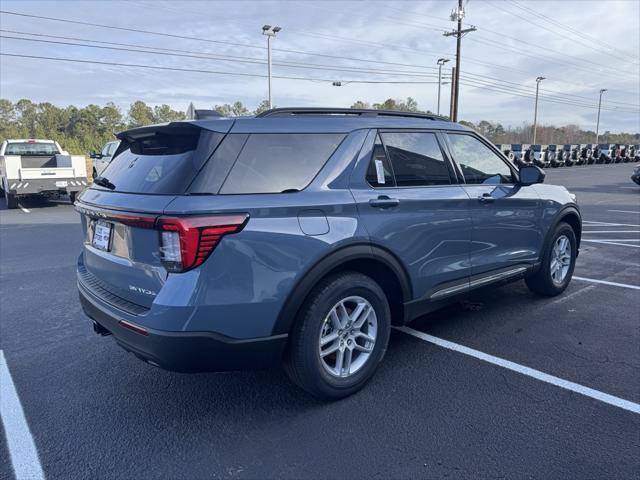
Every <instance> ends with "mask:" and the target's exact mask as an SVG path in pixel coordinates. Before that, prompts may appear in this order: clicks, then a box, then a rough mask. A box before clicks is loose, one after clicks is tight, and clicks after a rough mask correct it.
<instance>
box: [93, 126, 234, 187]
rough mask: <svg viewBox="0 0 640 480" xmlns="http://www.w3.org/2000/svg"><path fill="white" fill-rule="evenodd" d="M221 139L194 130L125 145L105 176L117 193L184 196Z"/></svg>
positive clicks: (209, 133)
mask: <svg viewBox="0 0 640 480" xmlns="http://www.w3.org/2000/svg"><path fill="white" fill-rule="evenodd" d="M221 139H222V134H219V133H215V132H209V131H201V130H200V129H199V128H195V129H194V128H191V129H189V130H183V129H180V130H177V131H175V132H172V133H157V134H155V135H150V136H146V137H144V138H143V139H140V140H136V141H132V142H128V143H126V142H125V143H126V147H127V148H125V149H124V150H123V151H122V152H121V153H120V154H119V155H117V156H116V157H113V159H112V160H111V162H110V163H109V165H108V166H107V168H106V169H105V170H104V172H103V173H102V176H103V177H106V178H107V179H108V180H109V182H111V183H112V184H113V185H114V186H115V188H114V189H113V190H114V191H116V192H128V193H150V194H174V195H178V194H182V193H184V192H185V190H186V188H187V186H188V185H189V184H190V183H191V181H192V180H193V178H194V177H195V175H196V174H197V172H198V170H200V168H201V167H202V165H203V163H204V162H205V161H206V160H207V158H209V156H210V155H211V152H212V151H213V150H214V149H215V146H216V145H217V144H218V143H219V142H220V140H221ZM123 148H124V147H123ZM93 188H104V187H100V186H96V185H95V184H94V185H93Z"/></svg>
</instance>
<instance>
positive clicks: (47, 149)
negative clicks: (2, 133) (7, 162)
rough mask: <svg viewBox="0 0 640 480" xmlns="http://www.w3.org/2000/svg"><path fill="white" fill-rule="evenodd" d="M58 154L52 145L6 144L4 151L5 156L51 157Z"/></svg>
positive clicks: (31, 143) (35, 143)
mask: <svg viewBox="0 0 640 480" xmlns="http://www.w3.org/2000/svg"><path fill="white" fill-rule="evenodd" d="M58 153H60V151H59V150H58V147H56V146H55V144H54V143H38V142H24V143H8V144H7V148H5V150H4V154H5V155H23V156H30V157H39V156H52V155H56V154H58Z"/></svg>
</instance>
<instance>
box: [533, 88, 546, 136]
mask: <svg viewBox="0 0 640 480" xmlns="http://www.w3.org/2000/svg"><path fill="white" fill-rule="evenodd" d="M542 80H544V77H538V78H536V106H535V109H534V111H533V142H531V144H532V145H535V144H536V130H537V128H538V93H539V92H540V82H541V81H542Z"/></svg>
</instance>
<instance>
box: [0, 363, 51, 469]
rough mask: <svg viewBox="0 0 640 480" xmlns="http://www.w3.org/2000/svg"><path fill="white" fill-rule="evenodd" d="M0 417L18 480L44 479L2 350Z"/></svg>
mask: <svg viewBox="0 0 640 480" xmlns="http://www.w3.org/2000/svg"><path fill="white" fill-rule="evenodd" d="M0 418H2V424H3V425H4V433H5V436H6V437H7V450H9V456H10V457H11V464H12V465H13V473H14V474H15V476H16V478H17V479H18V480H23V479H29V480H40V479H44V472H43V471H42V466H41V465H40V459H39V458H38V451H37V450H36V445H35V443H34V441H33V436H32V435H31V431H30V430H29V425H28V424H27V419H26V418H25V416H24V411H23V410H22V405H21V404H20V398H19V397H18V392H16V387H15V385H14V384H13V379H12V378H11V372H9V367H8V366H7V361H6V359H5V358H4V352H3V351H2V350H0Z"/></svg>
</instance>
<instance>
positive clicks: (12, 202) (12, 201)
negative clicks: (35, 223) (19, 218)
mask: <svg viewBox="0 0 640 480" xmlns="http://www.w3.org/2000/svg"><path fill="white" fill-rule="evenodd" d="M4 201H5V203H6V204H7V208H8V209H9V210H14V209H16V208H18V197H17V195H15V194H13V193H9V192H7V191H6V190H5V192H4Z"/></svg>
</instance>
